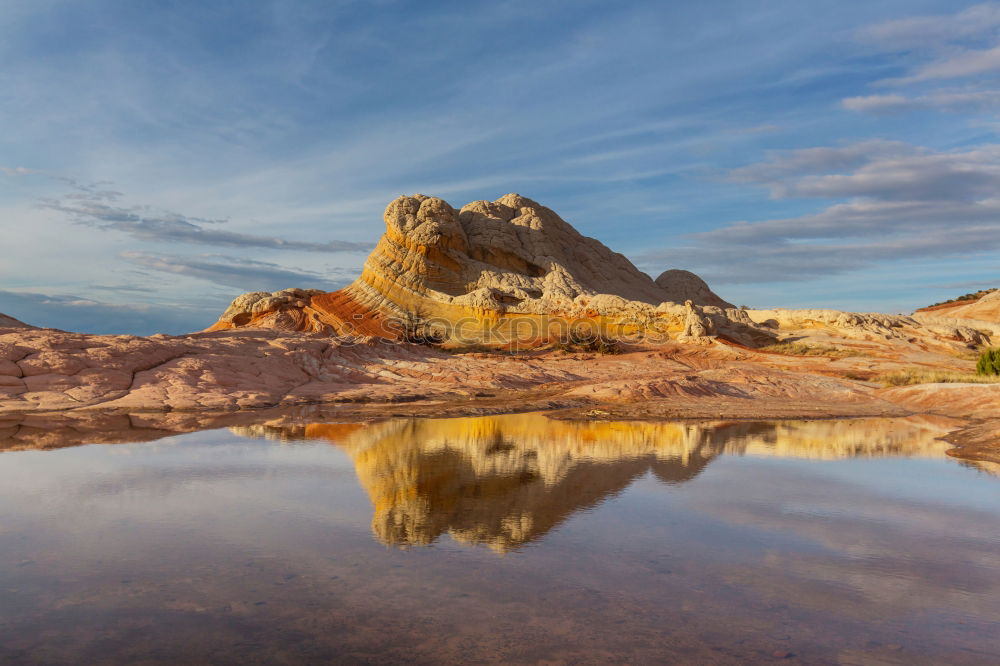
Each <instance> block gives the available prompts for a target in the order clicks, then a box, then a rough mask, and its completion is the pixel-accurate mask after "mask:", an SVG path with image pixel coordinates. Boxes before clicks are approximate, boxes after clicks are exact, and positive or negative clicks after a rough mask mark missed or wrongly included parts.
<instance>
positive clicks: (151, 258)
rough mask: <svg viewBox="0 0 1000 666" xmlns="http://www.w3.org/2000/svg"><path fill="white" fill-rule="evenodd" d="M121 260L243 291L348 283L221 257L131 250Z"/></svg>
mask: <svg viewBox="0 0 1000 666" xmlns="http://www.w3.org/2000/svg"><path fill="white" fill-rule="evenodd" d="M121 257H122V258H123V259H125V260H126V261H128V262H130V263H132V264H135V265H136V266H141V267H143V268H147V269H150V270H154V271H159V272H161V273H170V274H173V275H183V276H186V277H193V278H197V279H200V280H207V281H209V282H214V283H215V284H219V285H223V286H227V287H237V288H239V289H241V290H242V291H257V290H263V291H277V290H279V289H284V288H287V287H304V288H325V289H336V288H339V287H342V286H345V285H346V284H347V283H348V282H349V280H347V279H344V278H342V279H339V280H331V279H330V278H329V277H327V276H326V275H323V274H320V273H318V272H314V271H306V270H300V269H293V268H286V267H284V266H280V265H278V264H275V263H272V262H269V261H256V260H253V259H245V258H240V257H229V256H226V255H218V254H202V255H198V256H194V257H181V256H176V255H167V254H158V253H153V252H139V251H135V250H129V251H126V252H123V253H122V254H121Z"/></svg>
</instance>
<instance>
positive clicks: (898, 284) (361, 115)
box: [0, 0, 1000, 334]
mask: <svg viewBox="0 0 1000 666" xmlns="http://www.w3.org/2000/svg"><path fill="white" fill-rule="evenodd" d="M0 2H2V7H0V57H2V63H3V66H2V67H0V127H2V128H3V131H2V132H0V220H2V221H0V225H2V227H3V238H4V240H5V242H4V250H3V254H2V256H3V259H2V261H0V312H4V313H6V314H9V315H12V316H15V317H18V318H20V319H23V320H25V321H28V322H29V323H33V324H36V325H43V326H54V327H59V328H66V329H72V330H84V331H92V332H127V333H141V334H146V333H153V332H168V333H181V332H186V331H191V330H197V329H200V328H203V327H205V326H207V325H208V324H210V323H211V322H212V321H213V320H214V318H215V316H216V315H217V314H218V313H219V312H221V311H222V310H223V309H224V308H225V306H226V304H227V303H228V302H229V300H231V299H232V298H233V297H234V296H236V295H238V294H240V293H242V292H245V291H251V290H258V289H278V288H282V287H286V286H301V287H318V288H328V289H334V288H337V287H339V286H342V285H344V284H346V283H348V282H350V281H351V280H352V279H353V278H354V276H355V275H357V273H358V272H359V270H360V267H361V264H362V263H363V261H364V258H365V256H366V254H367V249H368V248H369V247H371V245H372V244H373V243H374V242H375V241H376V240H377V238H378V236H379V235H380V234H381V233H382V230H383V223H382V211H383V209H384V207H385V205H386V204H387V203H388V202H389V201H390V200H391V199H393V198H395V197H396V196H399V195H400V194H412V193H416V192H422V193H424V194H429V195H434V196H439V197H442V198H444V199H446V200H448V201H450V202H451V203H452V204H453V205H456V206H461V205H462V204H464V203H466V202H468V201H471V200H476V199H495V198H497V197H500V196H502V195H504V194H506V193H507V192H519V193H520V194H523V195H525V196H528V197H530V198H532V199H535V200H537V201H539V202H541V203H543V204H545V205H547V206H549V207H551V208H553V209H554V210H556V211H557V212H558V213H559V214H560V215H562V216H563V217H564V218H565V219H566V220H568V221H569V222H571V223H572V224H574V225H575V226H576V227H577V228H578V229H580V230H581V231H582V232H583V233H585V234H587V235H590V236H594V237H596V238H599V239H600V240H602V241H603V242H605V243H606V244H608V245H609V246H611V247H612V248H614V249H615V250H618V251H620V252H622V253H624V254H626V255H627V256H629V257H630V258H631V259H632V260H633V261H634V262H635V263H636V264H637V265H638V266H639V267H640V268H642V269H643V270H645V271H646V272H648V273H650V274H651V275H653V276H654V277H655V276H656V275H658V274H659V273H660V272H661V271H663V270H666V269H668V268H685V269H689V270H693V271H695V272H697V273H699V274H700V275H702V276H703V277H704V278H706V279H707V280H708V281H709V283H710V284H711V285H712V286H713V287H714V288H715V290H716V291H717V292H718V293H719V294H720V295H722V296H723V297H725V298H727V299H728V300H731V301H734V302H739V303H745V304H747V305H750V306H758V307H769V306H788V307H835V308H841V309H850V310H879V311H888V312H901V311H909V310H912V309H913V308H915V307H918V306H920V305H924V304H927V303H930V302H934V301H937V300H942V299H944V298H947V297H951V296H954V295H958V294H961V293H965V292H966V291H972V290H974V289H976V288H979V287H988V286H1000V136H998V132H1000V117H998V113H1000V81H998V77H1000V3H985V4H983V3H963V2H955V1H949V2H941V1H934V2H931V1H921V0H905V1H878V0H870V1H867V2H844V1H843V0H840V1H838V2H832V1H831V2H826V1H823V0H810V1H809V2H802V1H801V0H796V1H784V0H771V1H768V2H760V3H747V2H736V1H734V2H725V1H718V0H716V1H712V0H707V1H704V2H698V3H691V2H662V1H659V2H654V1H650V2H620V3H609V2H604V1H602V2H590V1H588V0H575V1H572V2H547V1H545V0H531V1H530V2H529V1H522V0H511V1H507V2H502V1H500V2H482V3H474V2H404V1H401V0H400V1H393V0H381V1H380V0H370V1H347V0H343V1H333V0H328V1H323V2H305V1H303V2H290V1H282V2H250V1H241V2H218V1H213V0H203V1H201V2H194V1H190V2H167V1H160V2H152V1H148V2H147V1H142V2H137V1H131V0H130V1H125V0H122V1H117V2H112V1H107V0H91V1H90V2H86V3H81V2H69V1H54V0H33V1H32V2H30V3H28V2H14V1H11V0H8V1H6V2H3V0H0Z"/></svg>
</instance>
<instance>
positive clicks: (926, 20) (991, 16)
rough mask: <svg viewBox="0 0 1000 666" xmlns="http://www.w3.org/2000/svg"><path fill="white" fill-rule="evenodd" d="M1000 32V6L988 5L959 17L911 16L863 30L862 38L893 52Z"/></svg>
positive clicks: (861, 31)
mask: <svg viewBox="0 0 1000 666" xmlns="http://www.w3.org/2000/svg"><path fill="white" fill-rule="evenodd" d="M997 28H1000V4H997V3H995V2H986V3H983V4H979V5H974V6H972V7H969V8H967V9H964V10H962V11H961V12H958V13H957V14H944V15H936V16H910V17H907V18H902V19H894V20H891V21H885V22H882V23H878V24H875V25H871V26H867V27H865V28H862V29H861V30H860V31H859V33H858V37H859V38H860V39H862V40H863V41H867V42H874V43H877V44H880V45H882V46H886V47H889V48H897V49H905V48H927V47H933V46H940V45H943V44H947V43H951V42H956V41H962V40H968V39H974V38H977V37H982V36H984V35H990V34H991V33H993V32H994V31H995V30H996V29H997Z"/></svg>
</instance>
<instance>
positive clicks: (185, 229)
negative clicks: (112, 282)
mask: <svg viewBox="0 0 1000 666" xmlns="http://www.w3.org/2000/svg"><path fill="white" fill-rule="evenodd" d="M63 180H64V181H65V182H67V183H68V184H71V185H72V186H73V187H74V189H75V191H74V192H72V193H70V194H67V195H64V196H62V197H59V198H56V199H44V200H43V201H42V202H41V203H40V206H42V207H43V208H47V209H49V210H55V211H59V212H61V213H65V214H67V215H70V216H71V217H72V218H73V219H74V220H75V221H76V222H78V223H80V224H84V225H87V226H92V227H95V228H98V229H101V230H104V231H121V232H123V233H126V234H128V235H130V236H132V237H133V238H136V239H138V240H143V241H153V242H157V241H167V242H174V243H193V244H198V245H214V246H219V247H243V248H268V249H272V250H299V251H305V252H363V251H368V250H371V248H372V247H373V245H372V244H371V243H352V242H348V241H336V240H334V241H325V242H313V241H296V240H286V239H283V238H276V237H269V236H258V235H254V234H245V233H239V232H234V231H226V230H223V229H215V228H206V226H205V225H217V224H223V223H225V222H226V220H212V219H205V218H199V217H190V216H187V215H182V214H180V213H173V212H168V211H160V212H158V211H154V210H151V209H150V208H149V207H145V206H127V207H126V206H120V205H116V202H117V201H118V200H119V199H120V198H121V196H122V194H121V193H120V192H117V191H115V190H109V189H102V188H101V186H102V185H105V183H96V184H80V183H78V182H77V181H75V180H72V179H63Z"/></svg>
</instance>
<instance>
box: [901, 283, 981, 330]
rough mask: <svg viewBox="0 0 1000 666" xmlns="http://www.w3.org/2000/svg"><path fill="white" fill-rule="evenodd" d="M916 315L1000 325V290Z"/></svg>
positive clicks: (946, 304) (920, 310)
mask: <svg viewBox="0 0 1000 666" xmlns="http://www.w3.org/2000/svg"><path fill="white" fill-rule="evenodd" d="M914 314H915V315H922V316H931V317H945V318H952V319H975V320H979V321H986V322H991V323H993V324H1000V290H994V291H989V292H987V293H984V294H983V295H982V296H980V297H979V298H977V299H974V300H961V301H953V302H951V303H944V304H942V305H936V306H932V307H929V308H921V309H919V310H917V311H916V312H915V313H914Z"/></svg>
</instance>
